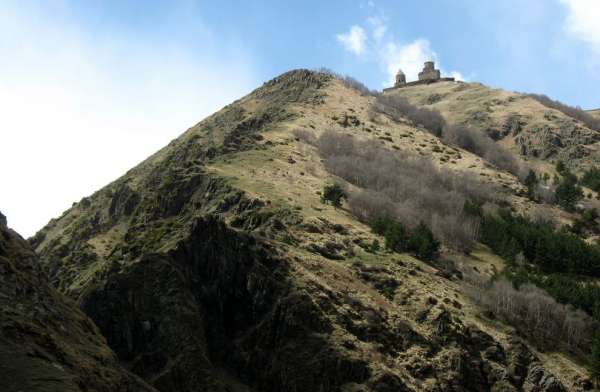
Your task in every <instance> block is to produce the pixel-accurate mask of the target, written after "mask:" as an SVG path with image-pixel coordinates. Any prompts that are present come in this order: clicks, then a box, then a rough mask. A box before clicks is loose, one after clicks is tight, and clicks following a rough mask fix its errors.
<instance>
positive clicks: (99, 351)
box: [0, 213, 154, 392]
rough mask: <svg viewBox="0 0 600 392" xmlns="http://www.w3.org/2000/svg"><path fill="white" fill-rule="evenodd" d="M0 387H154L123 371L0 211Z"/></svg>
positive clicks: (49, 389) (92, 327)
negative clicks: (57, 289)
mask: <svg viewBox="0 0 600 392" xmlns="http://www.w3.org/2000/svg"><path fill="white" fill-rule="evenodd" d="M0 281H1V282H2V284H1V285H0V309H1V310H2V318H1V319H0V380H1V381H0V383H1V389H2V391H6V392H10V391H107V392H108V391H115V390H120V391H148V392H150V391H154V389H153V388H151V387H150V386H148V385H146V384H145V383H144V382H143V381H141V380H139V379H138V378H137V377H135V376H133V375H131V374H129V373H128V372H126V371H125V370H123V369H122V368H121V367H120V365H119V362H118V360H117V358H116V356H115V355H114V353H113V352H112V351H111V350H110V348H108V346H107V345H106V340H105V339H104V338H103V337H102V335H100V333H99V331H98V328H96V326H95V325H94V323H93V322H92V321H91V320H90V319H89V318H88V317H86V316H85V315H84V314H83V313H82V312H81V311H80V310H79V309H78V308H77V306H76V305H75V304H74V303H73V302H72V301H71V300H68V299H67V298H65V297H64V296H63V295H61V294H59V293H57V292H56V290H55V289H54V288H52V287H51V286H50V285H49V284H48V282H47V280H46V278H45V276H44V275H43V273H42V271H41V269H40V266H39V264H38V259H37V256H36V255H35V253H34V252H33V250H32V249H31V248H30V246H29V244H28V243H27V242H26V241H25V240H23V239H22V238H21V237H20V236H19V235H18V234H16V233H15V232H14V231H12V230H10V229H9V228H8V227H7V225H6V218H5V217H4V216H3V215H2V214H1V213H0Z"/></svg>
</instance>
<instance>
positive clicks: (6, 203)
mask: <svg viewBox="0 0 600 392" xmlns="http://www.w3.org/2000/svg"><path fill="white" fill-rule="evenodd" d="M50 11H52V10H48V9H38V8H36V7H28V8H24V7H22V6H21V5H20V4H18V3H16V2H15V3H13V4H12V5H11V3H10V2H7V3H3V4H2V5H0V58H1V59H2V60H1V61H0V108H2V116H0V134H1V137H0V144H1V145H2V151H1V153H0V167H2V168H3V171H2V192H0V208H2V211H3V212H4V213H5V214H6V215H7V216H8V218H9V223H10V224H11V226H12V227H14V228H15V229H17V230H19V231H20V232H21V233H22V234H23V235H31V234H33V233H34V232H35V230H37V229H39V228H41V227H42V226H43V225H44V224H45V223H46V222H47V221H48V220H49V219H50V218H52V217H56V216H58V215H60V213H61V212H62V211H63V210H64V209H66V208H68V207H69V206H70V204H71V203H72V202H73V201H77V200H79V199H80V198H81V197H83V196H86V195H88V194H90V193H92V192H93V191H95V190H97V189H98V188H100V187H101V186H103V185H105V184H106V183H108V182H109V181H111V180H114V179H115V178H117V177H118V176H119V175H121V174H123V173H124V172H125V171H126V170H127V169H129V168H131V167H132V166H133V165H135V164H136V163H138V162H140V161H141V160H143V159H144V158H146V157H147V156H148V155H150V154H151V153H153V152H155V151H156V150H157V149H159V148H160V147H162V146H163V145H165V144H167V143H168V142H169V141H170V140H171V139H173V138H175V137H176V136H178V135H179V134H180V133H182V132H183V131H185V129H186V128H188V127H190V126H192V125H193V124H195V123H196V122H197V121H199V120H200V119H202V118H203V117H205V116H206V115H208V114H210V113H211V112H213V111H215V110H216V109H218V108H220V107H221V106H223V105H225V104H227V103H229V102H230V101H232V100H233V99H234V98H238V97H240V96H241V95H243V94H244V93H247V92H248V91H249V90H250V89H251V87H252V86H254V85H255V83H256V78H255V77H254V75H253V72H252V60H251V58H249V57H248V56H247V55H245V54H244V49H243V47H241V46H239V47H234V48H230V49H231V50H215V49H214V48H213V47H211V42H213V41H214V40H213V37H212V36H211V32H210V31H209V30H206V29H204V28H200V29H196V27H194V28H195V30H194V33H195V34H197V35H196V36H195V37H196V39H197V41H198V42H202V44H201V47H194V48H189V47H186V46H185V44H177V45H175V44H172V43H170V42H171V41H160V40H155V39H150V40H147V39H142V38H140V37H136V36H134V35H130V34H126V33H123V32H118V31H114V30H113V31H101V32H97V31H90V30H89V29H88V27H87V26H85V25H83V24H82V23H81V21H80V20H77V18H74V17H73V16H72V15H71V13H70V12H69V10H61V12H56V14H55V13H53V12H50ZM180 21H181V19H180ZM177 28H181V27H180V26H178V27H177ZM173 33H175V32H173ZM180 33H181V32H180ZM204 43H206V46H204V45H205V44H204ZM215 46H216V45H215Z"/></svg>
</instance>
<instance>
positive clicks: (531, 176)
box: [524, 170, 539, 200]
mask: <svg viewBox="0 0 600 392" xmlns="http://www.w3.org/2000/svg"><path fill="white" fill-rule="evenodd" d="M538 182H539V180H538V178H537V175H536V174H535V172H534V171H533V170H529V173H528V174H527V177H525V181H524V184H525V186H526V187H527V196H528V197H529V198H530V199H532V200H533V199H535V187H536V185H537V184H538Z"/></svg>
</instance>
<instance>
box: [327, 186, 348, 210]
mask: <svg viewBox="0 0 600 392" xmlns="http://www.w3.org/2000/svg"><path fill="white" fill-rule="evenodd" d="M347 198H348V195H347V194H346V191H345V190H344V188H342V186H341V185H339V184H332V185H325V187H324V188H323V194H322V195H321V202H322V203H327V202H329V203H331V205H332V206H334V207H336V208H337V207H340V206H341V205H342V200H345V199H347Z"/></svg>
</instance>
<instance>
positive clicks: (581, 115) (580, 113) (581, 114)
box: [527, 94, 600, 131]
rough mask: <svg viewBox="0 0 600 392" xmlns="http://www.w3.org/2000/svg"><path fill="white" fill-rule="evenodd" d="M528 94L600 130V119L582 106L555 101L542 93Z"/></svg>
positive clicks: (589, 126)
mask: <svg viewBox="0 0 600 392" xmlns="http://www.w3.org/2000/svg"><path fill="white" fill-rule="evenodd" d="M527 95H528V96H529V97H531V98H533V99H535V100H536V101H538V102H539V103H541V104H542V105H544V106H546V107H548V108H550V109H556V110H558V111H560V112H562V113H564V114H566V115H567V116H569V117H572V118H574V119H576V120H579V121H581V122H582V123H584V124H585V126H586V127H588V128H590V129H592V130H595V131H600V119H598V118H596V117H594V116H592V115H591V114H589V113H587V112H586V111H584V110H582V109H581V108H580V107H573V106H569V105H565V104H564V103H562V102H559V101H555V100H553V99H551V98H549V97H548V96H546V95H541V94H527Z"/></svg>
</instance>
